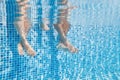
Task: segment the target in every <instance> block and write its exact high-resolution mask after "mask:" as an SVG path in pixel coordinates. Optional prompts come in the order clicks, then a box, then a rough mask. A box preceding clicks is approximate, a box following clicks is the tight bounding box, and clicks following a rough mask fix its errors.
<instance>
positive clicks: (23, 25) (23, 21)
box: [15, 0, 35, 55]
mask: <svg viewBox="0 0 120 80" xmlns="http://www.w3.org/2000/svg"><path fill="white" fill-rule="evenodd" d="M17 2H18V5H19V14H21V15H22V16H19V17H17V18H18V21H16V22H15V27H16V29H17V31H18V33H19V35H20V38H21V40H20V42H19V43H18V52H19V54H20V55H23V48H25V49H26V51H27V53H28V54H30V55H35V51H34V50H33V48H32V47H31V46H30V44H29V43H28V41H27V39H26V36H27V34H28V32H29V29H30V22H29V20H28V19H27V13H26V9H27V8H28V6H27V3H28V0H17Z"/></svg>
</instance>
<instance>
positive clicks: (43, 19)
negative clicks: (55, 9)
mask: <svg viewBox="0 0 120 80" xmlns="http://www.w3.org/2000/svg"><path fill="white" fill-rule="evenodd" d="M40 1H41V2H40V4H41V7H42V9H41V11H42V13H41V21H40V26H41V28H42V29H43V30H45V31H47V30H49V27H48V24H49V20H48V10H46V9H47V8H46V9H45V8H44V7H46V6H47V7H48V3H47V1H46V0H40ZM43 3H45V4H43Z"/></svg>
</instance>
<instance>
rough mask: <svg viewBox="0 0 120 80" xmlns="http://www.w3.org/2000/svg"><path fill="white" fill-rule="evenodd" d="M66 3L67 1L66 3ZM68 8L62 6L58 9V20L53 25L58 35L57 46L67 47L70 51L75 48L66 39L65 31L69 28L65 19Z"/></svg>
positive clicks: (75, 50)
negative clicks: (58, 41)
mask: <svg viewBox="0 0 120 80" xmlns="http://www.w3.org/2000/svg"><path fill="white" fill-rule="evenodd" d="M64 1H65V2H67V0H63V2H64ZM66 4H67V3H66ZM68 9H69V8H63V9H59V10H58V22H57V24H55V25H54V27H55V29H56V30H57V32H58V34H59V35H60V43H59V44H58V46H57V47H58V48H63V49H68V50H69V51H70V52H77V48H75V47H74V46H73V45H72V44H71V43H70V42H69V41H68V40H67V37H66V35H67V33H68V31H69V28H70V24H69V22H68V21H67V17H68Z"/></svg>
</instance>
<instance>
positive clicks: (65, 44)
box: [57, 41, 78, 53]
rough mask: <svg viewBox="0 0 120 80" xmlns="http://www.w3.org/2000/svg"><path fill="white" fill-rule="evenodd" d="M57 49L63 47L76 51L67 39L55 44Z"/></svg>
mask: <svg viewBox="0 0 120 80" xmlns="http://www.w3.org/2000/svg"><path fill="white" fill-rule="evenodd" d="M57 48H58V49H64V50H68V51H70V52H72V53H76V52H78V49H77V48H75V47H74V46H73V45H71V44H70V43H69V42H68V41H66V42H65V43H61V42H60V43H59V44H58V46H57Z"/></svg>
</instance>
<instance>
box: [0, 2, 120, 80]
mask: <svg viewBox="0 0 120 80" xmlns="http://www.w3.org/2000/svg"><path fill="white" fill-rule="evenodd" d="M57 1H59V0H29V5H30V8H29V9H28V11H27V14H28V17H29V20H30V21H31V23H32V25H31V26H32V27H31V29H30V31H29V33H28V36H27V40H28V41H29V43H30V45H31V46H32V47H33V49H34V50H35V51H36V55H35V56H30V55H28V54H27V52H25V54H24V55H23V56H21V55H19V54H18V50H17V44H18V42H19V40H20V36H19V35H18V32H17V30H16V28H15V25H14V22H15V18H16V17H17V16H18V14H17V12H18V5H17V2H16V0H0V80H120V0H68V2H69V3H71V5H70V6H75V7H76V8H75V9H73V10H71V11H70V12H69V13H70V14H69V16H68V18H67V20H68V21H69V23H70V30H69V32H68V34H67V39H68V40H69V41H70V43H71V44H73V45H74V46H75V47H77V48H78V50H79V51H78V52H77V53H71V52H69V51H65V50H61V49H57V48H56V46H57V44H58V42H59V37H58V33H57V32H56V30H55V29H54V26H53V24H55V23H56V22H57V18H58V17H59V16H58V9H59V8H63V7H64V6H58V5H56V4H57ZM42 18H47V19H48V20H49V25H48V26H49V28H50V30H48V31H44V30H42V28H41V27H40V25H39V24H40V23H41V20H42Z"/></svg>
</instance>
